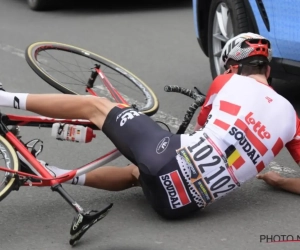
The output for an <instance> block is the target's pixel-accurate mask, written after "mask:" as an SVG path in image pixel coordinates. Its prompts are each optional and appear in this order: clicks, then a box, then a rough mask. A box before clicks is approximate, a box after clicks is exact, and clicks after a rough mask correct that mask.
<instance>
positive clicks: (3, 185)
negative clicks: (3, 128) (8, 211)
mask: <svg viewBox="0 0 300 250" xmlns="http://www.w3.org/2000/svg"><path fill="white" fill-rule="evenodd" d="M0 166H1V167H2V168H7V169H11V170H15V171H18V170H19V160H18V157H17V154H16V151H15V150H14V149H13V147H12V146H11V145H10V143H9V142H8V141H7V140H6V139H5V138H4V137H2V136H0ZM15 181H17V180H16V178H14V176H13V174H11V173H9V172H5V171H0V201H1V200H3V199H4V198H5V197H6V196H7V195H8V194H9V193H10V192H11V191H12V189H13V188H14V184H15Z"/></svg>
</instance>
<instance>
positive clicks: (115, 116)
mask: <svg viewBox="0 0 300 250" xmlns="http://www.w3.org/2000/svg"><path fill="white" fill-rule="evenodd" d="M102 130H103V132H104V133H105V135H106V136H107V137H108V138H109V139H110V140H111V141H112V142H113V143H114V145H115V146H116V147H117V148H118V150H119V151H120V152H121V153H122V154H123V155H124V156H125V157H126V158H127V159H129V160H130V161H131V162H132V163H134V164H136V165H137V166H138V168H139V170H140V183H141V186H142V188H143V192H144V194H145V196H146V198H147V199H148V200H149V202H150V203H151V205H152V207H153V208H154V209H155V210H156V211H157V212H158V213H159V214H160V215H162V216H164V217H168V218H178V217H181V216H184V215H186V214H189V213H191V212H192V211H195V210H198V206H197V205H196V203H195V202H194V201H193V200H192V195H191V194H190V192H189V189H188V185H187V183H186V182H185V181H184V177H183V175H182V174H181V171H180V168H179V165H178V163H177V160H176V158H175V157H176V155H177V153H176V149H179V148H180V135H177V134H172V133H170V132H169V131H167V130H165V129H163V128H162V127H160V126H159V125H158V124H157V123H156V122H155V121H153V120H152V119H151V118H150V117H148V116H146V115H144V114H141V113H139V112H137V111H136V110H134V109H133V108H120V107H115V108H113V109H112V110H111V111H110V112H109V114H108V115H107V118H106V120H105V122H104V125H103V128H102ZM175 182H176V183H177V184H176V185H177V189H176V190H174V185H173V184H174V183H175ZM175 187H176V186H175Z"/></svg>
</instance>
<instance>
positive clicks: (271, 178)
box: [256, 171, 283, 187]
mask: <svg viewBox="0 0 300 250" xmlns="http://www.w3.org/2000/svg"><path fill="white" fill-rule="evenodd" d="M256 177H257V179H261V180H264V181H265V182H266V183H267V184H269V185H271V186H273V187H278V186H279V184H280V181H281V180H282V179H283V177H281V176H280V175H279V174H278V173H276V172H272V171H270V172H267V173H265V174H258V175H257V176H256Z"/></svg>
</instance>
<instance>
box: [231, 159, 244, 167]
mask: <svg viewBox="0 0 300 250" xmlns="http://www.w3.org/2000/svg"><path fill="white" fill-rule="evenodd" d="M244 163H245V160H244V159H243V157H242V156H240V157H239V158H237V160H236V161H235V162H234V163H233V164H232V165H233V166H234V168H235V169H236V170H238V169H239V168H240V167H241V166H243V164H244Z"/></svg>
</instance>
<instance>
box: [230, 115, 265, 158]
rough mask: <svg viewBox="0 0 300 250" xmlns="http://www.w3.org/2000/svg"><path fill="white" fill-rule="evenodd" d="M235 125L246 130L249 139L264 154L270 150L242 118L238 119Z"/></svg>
mask: <svg viewBox="0 0 300 250" xmlns="http://www.w3.org/2000/svg"><path fill="white" fill-rule="evenodd" d="M234 125H236V126H237V127H238V128H239V129H241V130H243V131H244V132H245V134H246V137H247V138H248V140H249V141H250V142H251V143H252V144H253V146H254V147H255V148H256V149H257V150H258V152H259V153H260V154H261V155H262V156H263V155H264V154H265V153H266V152H267V151H268V148H267V147H266V146H265V145H264V144H263V143H262V142H261V141H260V140H259V139H257V137H256V136H255V135H254V134H253V133H252V131H251V130H250V129H249V128H248V126H247V125H246V124H245V123H244V122H243V121H242V120H240V119H237V120H236V122H235V123H234Z"/></svg>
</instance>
